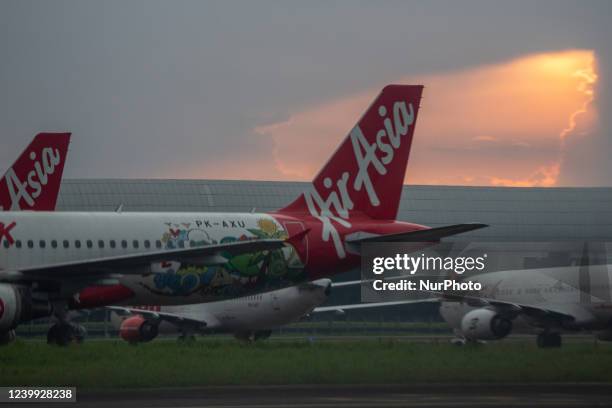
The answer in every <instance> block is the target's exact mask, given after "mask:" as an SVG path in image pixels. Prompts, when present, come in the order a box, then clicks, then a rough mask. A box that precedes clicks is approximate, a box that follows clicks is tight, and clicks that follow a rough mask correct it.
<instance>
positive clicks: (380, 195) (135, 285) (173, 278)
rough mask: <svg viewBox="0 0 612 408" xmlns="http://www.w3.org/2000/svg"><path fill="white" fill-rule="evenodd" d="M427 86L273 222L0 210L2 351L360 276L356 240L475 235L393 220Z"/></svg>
mask: <svg viewBox="0 0 612 408" xmlns="http://www.w3.org/2000/svg"><path fill="white" fill-rule="evenodd" d="M422 90H423V86H421V85H389V86H386V87H385V88H384V89H383V90H382V92H381V93H380V94H379V95H378V96H377V97H376V99H375V101H374V103H373V104H372V105H371V106H370V107H369V108H368V109H367V111H366V113H365V114H364V116H362V117H361V119H360V120H359V121H358V123H357V125H356V126H355V127H354V128H353V129H352V130H351V131H350V133H349V135H348V136H347V137H346V138H345V139H344V140H343V142H342V143H341V145H340V146H339V148H338V149H337V150H336V151H335V152H334V154H333V155H332V157H331V158H330V159H329V161H328V162H327V163H326V164H325V165H324V167H323V168H322V169H321V171H320V172H319V173H318V174H317V175H316V177H315V178H314V180H313V182H312V183H311V184H310V186H309V187H308V188H307V189H306V190H305V191H304V192H303V193H302V194H300V195H299V196H298V197H297V198H296V199H295V201H293V202H292V203H291V204H289V205H288V206H286V207H285V208H282V209H279V210H277V211H274V212H270V213H259V214H257V213H170V212H160V213H153V212H149V213H147V212H133V213H128V212H122V211H117V212H106V213H104V212H61V213H60V212H55V213H54V212H36V213H31V212H28V213H19V212H4V213H0V223H1V225H4V226H11V228H10V229H7V228H4V229H3V230H2V234H1V235H0V239H1V243H0V342H6V341H9V340H10V339H11V338H13V337H14V329H15V327H17V325H19V324H20V323H22V322H24V321H29V320H31V319H34V318H38V317H47V316H53V317H54V318H55V319H56V320H57V323H56V324H54V325H53V326H52V327H51V328H50V329H49V332H48V340H49V342H50V343H53V344H58V345H64V344H67V343H69V342H70V341H71V340H73V339H74V338H75V337H76V336H78V333H79V332H80V330H79V328H78V327H76V325H74V324H72V323H71V322H70V321H69V318H68V317H67V314H68V311H69V310H74V309H84V308H96V307H101V306H108V305H129V304H132V305H133V304H138V305H180V304H194V303H205V302H211V301H217V300H224V299H228V298H233V297H238V296H247V295H249V294H255V293H261V292H265V291H266V290H274V289H278V288H282V287H286V286H292V285H295V284H298V283H300V282H305V281H313V280H316V279H320V278H323V277H328V276H331V275H334V274H337V273H341V272H345V271H348V270H351V269H355V268H357V267H359V264H360V255H359V247H360V242H362V241H363V240H368V242H370V241H371V240H373V239H380V240H384V241H386V242H392V241H405V240H416V241H419V242H421V241H424V240H426V241H438V240H440V239H442V238H444V237H446V236H449V235H454V234H457V233H462V232H467V231H472V230H474V229H477V228H482V227H484V226H485V225H483V224H458V225H453V226H447V227H438V228H428V227H426V226H423V225H419V224H414V223H408V222H401V221H397V220H396V216H397V212H398V207H399V202H400V196H401V191H402V185H403V181H404V175H405V170H406V165H407V163H408V156H409V152H410V146H411V143H412V138H413V132H414V127H415V124H416V119H417V114H418V110H419V102H420V99H421V94H422Z"/></svg>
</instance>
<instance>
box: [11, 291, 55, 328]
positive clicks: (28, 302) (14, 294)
mask: <svg viewBox="0 0 612 408" xmlns="http://www.w3.org/2000/svg"><path fill="white" fill-rule="evenodd" d="M50 315H51V305H50V303H49V302H48V301H38V300H37V301H35V300H33V299H32V293H31V291H30V288H29V287H27V286H17V285H10V284H2V283H0V333H3V332H8V331H9V330H12V329H14V328H15V327H17V325H19V323H22V322H27V321H28V320H32V319H36V318H38V317H45V316H50Z"/></svg>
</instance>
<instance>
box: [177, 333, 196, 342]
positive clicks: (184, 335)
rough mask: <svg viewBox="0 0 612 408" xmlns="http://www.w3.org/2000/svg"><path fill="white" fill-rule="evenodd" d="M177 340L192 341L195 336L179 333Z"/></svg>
mask: <svg viewBox="0 0 612 408" xmlns="http://www.w3.org/2000/svg"><path fill="white" fill-rule="evenodd" d="M177 340H178V342H179V343H194V342H195V341H196V337H195V336H194V335H193V334H181V335H180V336H178V339H177Z"/></svg>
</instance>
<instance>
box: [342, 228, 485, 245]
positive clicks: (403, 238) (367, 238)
mask: <svg viewBox="0 0 612 408" xmlns="http://www.w3.org/2000/svg"><path fill="white" fill-rule="evenodd" d="M485 227H488V225H487V224H479V223H468V224H455V225H446V226H444V227H436V228H429V229H424V230H419V231H412V232H401V233H399V234H386V235H373V234H369V233H364V232H357V233H355V234H351V235H350V237H348V238H347V239H346V242H348V243H349V244H360V243H364V242H431V241H439V240H440V239H442V238H445V237H449V236H451V235H457V234H462V233H464V232H469V231H474V230H477V229H480V228H485Z"/></svg>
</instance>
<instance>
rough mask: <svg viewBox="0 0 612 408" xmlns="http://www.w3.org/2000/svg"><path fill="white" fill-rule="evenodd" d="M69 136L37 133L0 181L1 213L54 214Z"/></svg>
mask: <svg viewBox="0 0 612 408" xmlns="http://www.w3.org/2000/svg"><path fill="white" fill-rule="evenodd" d="M69 144H70V133H39V134H37V135H36V136H35V137H34V140H32V142H31V143H30V145H29V146H28V147H27V148H26V149H25V150H24V151H23V153H22V154H21V156H19V158H18V159H17V161H15V163H14V164H13V165H12V166H11V167H10V168H9V169H8V170H7V171H6V173H5V174H4V176H2V179H1V180H0V211H19V210H30V211H53V210H55V204H56V203H57V196H58V194H59V189H60V184H61V181H62V174H63V172H64V163H65V162H66V156H67V154H68V145H69Z"/></svg>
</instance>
